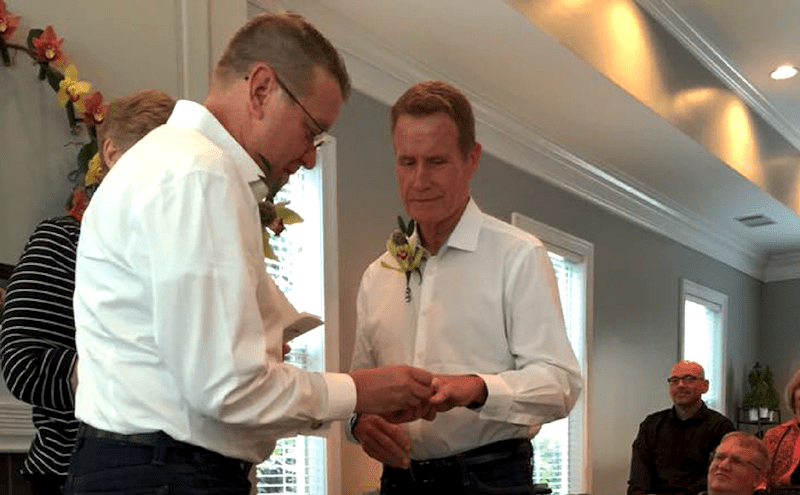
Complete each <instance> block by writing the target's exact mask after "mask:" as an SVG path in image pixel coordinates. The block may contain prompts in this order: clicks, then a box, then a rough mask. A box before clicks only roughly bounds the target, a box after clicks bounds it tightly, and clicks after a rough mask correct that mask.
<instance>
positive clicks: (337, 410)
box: [322, 373, 357, 420]
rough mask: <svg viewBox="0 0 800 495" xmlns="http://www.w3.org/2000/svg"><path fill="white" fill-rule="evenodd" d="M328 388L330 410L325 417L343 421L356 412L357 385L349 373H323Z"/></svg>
mask: <svg viewBox="0 0 800 495" xmlns="http://www.w3.org/2000/svg"><path fill="white" fill-rule="evenodd" d="M322 377H323V379H324V380H325V384H326V385H327V387H328V410H327V411H326V414H325V417H326V418H328V419H330V420H342V419H347V418H349V417H350V415H351V414H353V412H354V411H355V410H356V398H357V397H356V383H355V382H354V381H353V379H352V378H351V377H350V375H348V374H347V373H323V374H322Z"/></svg>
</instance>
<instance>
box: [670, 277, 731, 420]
mask: <svg viewBox="0 0 800 495" xmlns="http://www.w3.org/2000/svg"><path fill="white" fill-rule="evenodd" d="M687 300H691V301H693V302H696V303H700V304H710V305H715V306H717V307H719V314H720V331H719V343H718V344H717V345H718V347H719V352H720V356H719V375H718V376H708V372H709V370H708V369H706V370H705V371H706V378H707V379H708V380H709V382H710V386H711V387H716V388H717V391H718V392H719V403H718V404H716V405H715V407H714V408H715V409H716V410H718V411H720V412H722V413H723V414H724V413H725V411H726V410H727V409H726V408H727V400H726V396H727V386H726V381H727V380H726V376H727V369H726V363H727V351H728V349H727V339H726V338H725V336H726V335H727V333H728V296H727V295H726V294H723V293H722V292H717V291H715V290H713V289H710V288H708V287H705V286H703V285H700V284H698V283H697V282H693V281H691V280H689V279H686V278H682V279H681V280H680V304H679V321H680V323H679V325H680V331H679V332H678V359H679V360H682V359H686V357H685V356H686V346H685V345H686V302H687ZM700 364H703V363H700ZM704 367H705V365H704Z"/></svg>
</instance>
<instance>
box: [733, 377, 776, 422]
mask: <svg viewBox="0 0 800 495" xmlns="http://www.w3.org/2000/svg"><path fill="white" fill-rule="evenodd" d="M748 381H749V383H750V390H749V391H748V392H747V393H746V394H745V395H744V398H743V399H742V408H744V409H746V410H747V411H748V415H749V419H750V421H758V420H759V419H767V420H769V419H771V416H772V414H773V411H777V410H778V407H779V399H778V391H777V390H775V384H774V383H773V381H772V371H770V369H769V366H767V368H766V369H763V368H761V365H759V364H758V363H756V364H755V366H753V369H752V370H751V371H750V375H749V376H748Z"/></svg>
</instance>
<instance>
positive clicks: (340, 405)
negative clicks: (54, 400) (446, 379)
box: [74, 101, 356, 462]
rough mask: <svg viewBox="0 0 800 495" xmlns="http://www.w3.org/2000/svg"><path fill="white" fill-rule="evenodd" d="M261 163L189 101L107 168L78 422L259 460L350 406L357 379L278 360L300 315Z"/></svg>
mask: <svg viewBox="0 0 800 495" xmlns="http://www.w3.org/2000/svg"><path fill="white" fill-rule="evenodd" d="M259 174H260V170H259V168H258V166H257V165H256V163H255V162H254V161H253V160H252V159H251V158H250V156H249V155H248V154H247V153H246V152H245V150H244V149H243V148H242V147H241V146H240V145H239V144H238V143H237V142H236V141H235V140H234V139H233V138H232V137H231V135H230V134H228V132H227V131H226V130H225V129H224V128H223V127H222V125H221V124H220V123H219V122H218V121H217V120H216V119H215V118H214V117H213V116H212V115H211V113H209V112H208V111H207V110H206V109H205V108H204V107H202V106H201V105H198V104H196V103H192V102H189V101H180V102H178V104H177V106H176V107H175V110H174V112H173V114H172V116H171V117H170V119H169V121H168V122H167V124H166V125H164V126H161V127H159V128H158V129H156V130H154V131H153V132H151V133H150V134H148V135H147V136H146V137H145V138H144V139H142V140H141V141H140V142H139V143H137V144H136V145H135V146H133V147H132V148H131V149H130V150H129V151H128V152H126V153H125V154H124V155H123V156H122V158H121V159H120V160H119V162H118V163H117V164H116V166H115V167H114V168H113V169H112V170H111V172H110V173H109V174H108V176H107V177H106V179H105V181H104V182H103V185H102V187H100V188H99V189H98V191H97V193H96V194H95V195H94V197H93V198H92V202H91V204H90V205H89V208H88V209H87V211H86V215H85V216H84V219H83V228H82V233H81V238H80V241H79V245H78V261H77V270H76V281H75V297H74V307H75V323H76V328H77V333H76V341H77V347H78V355H79V360H78V377H79V382H80V385H79V387H78V391H77V397H76V416H77V417H78V418H79V419H81V420H82V421H84V422H86V423H89V424H90V425H92V426H94V427H96V428H100V429H104V430H109V431H113V432H117V433H123V434H132V433H141V432H150V431H156V430H162V431H164V432H166V433H167V434H169V435H170V436H172V437H173V438H175V439H177V440H181V441H184V442H188V443H191V444H195V445H199V446H202V447H205V448H207V449H209V450H213V451H215V452H219V453H222V454H224V455H227V456H230V457H234V458H238V459H246V460H250V461H254V462H258V461H261V460H263V459H265V458H266V457H267V456H269V454H270V453H271V452H272V449H273V448H274V445H275V438H276V437H279V436H288V435H295V434H297V433H300V432H309V431H310V430H313V429H315V428H319V427H320V425H322V424H323V423H327V422H330V421H332V420H340V419H345V418H347V417H348V416H349V415H350V414H351V413H352V411H353V409H354V408H355V404H356V393H355V385H354V383H353V381H352V379H351V378H350V377H349V376H347V375H344V374H335V373H309V372H305V371H301V370H299V369H297V368H295V367H294V366H291V365H287V364H283V363H282V356H281V353H282V351H281V340H282V329H283V327H284V326H285V325H286V324H287V323H289V321H290V320H291V319H292V318H293V317H294V316H296V314H297V312H296V311H295V310H294V308H292V307H291V305H290V304H289V302H288V301H287V300H286V298H285V297H284V296H283V294H282V293H281V291H280V290H279V289H278V288H277V286H276V285H275V284H274V283H273V282H272V280H271V279H270V278H269V276H268V275H267V272H266V266H265V263H264V254H263V249H262V237H261V225H260V221H259V214H258V209H257V203H256V197H255V195H254V193H253V191H252V190H251V187H250V183H252V182H254V181H257V180H258V179H259Z"/></svg>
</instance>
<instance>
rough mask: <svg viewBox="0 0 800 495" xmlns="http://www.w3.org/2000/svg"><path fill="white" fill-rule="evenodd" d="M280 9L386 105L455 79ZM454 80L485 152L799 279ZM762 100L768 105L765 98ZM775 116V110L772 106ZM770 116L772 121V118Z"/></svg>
mask: <svg viewBox="0 0 800 495" xmlns="http://www.w3.org/2000/svg"><path fill="white" fill-rule="evenodd" d="M251 1H257V0H251ZM641 1H642V2H649V1H655V2H657V1H659V0H641ZM278 8H286V9H290V10H294V11H296V12H299V13H301V14H303V15H304V16H305V17H306V18H308V19H309V20H310V21H311V22H313V23H314V24H315V25H316V26H318V27H319V28H320V29H321V30H322V31H323V32H324V33H325V34H326V35H327V36H328V37H329V38H330V39H331V40H332V41H333V42H334V43H335V44H336V46H337V48H338V49H339V51H340V52H341V53H342V55H343V56H344V58H345V60H346V63H347V67H348V71H349V72H350V76H351V79H352V81H353V87H354V88H355V89H357V90H359V91H361V92H363V93H364V94H366V95H368V96H371V97H373V98H375V99H377V100H379V101H381V102H383V103H385V104H387V105H391V104H392V103H393V102H394V101H395V100H396V99H397V97H398V96H399V95H400V94H402V92H403V91H405V90H406V89H407V88H408V87H409V86H410V85H411V84H414V83H415V82H417V81H420V80H425V79H450V80H452V78H451V77H447V76H446V75H444V74H442V73H439V72H438V71H436V70H435V69H434V68H432V67H429V66H427V65H425V64H424V63H422V62H420V61H419V60H417V59H415V58H414V57H411V56H409V55H408V54H406V53H403V52H400V51H398V50H397V49H395V48H394V47H392V46H389V45H387V44H386V43H385V42H383V41H382V40H381V39H380V38H377V37H376V36H374V35H372V34H371V33H369V32H368V31H366V30H364V29H362V28H361V27H360V26H358V25H356V24H355V23H354V22H353V21H352V20H350V19H347V18H344V17H343V16H341V15H339V14H338V13H337V12H335V11H334V10H332V9H330V8H329V7H327V6H325V5H324V4H323V3H322V2H320V1H318V0H303V1H299V0H282V1H277V0H270V1H269V2H268V5H267V10H276V9H278ZM730 74H731V75H730V76H729V77H730V78H731V79H735V76H736V75H738V74H736V72H735V71H734V70H733V69H732V68H730ZM720 77H721V76H720ZM738 77H739V79H740V80H741V81H743V82H740V84H741V85H743V86H746V87H750V88H752V86H750V85H749V84H748V83H747V82H746V81H744V79H743V78H741V76H738ZM454 83H455V84H457V85H459V87H461V88H462V89H463V90H464V91H465V93H466V94H467V96H468V97H469V98H470V101H471V102H472V104H473V107H474V110H475V118H476V121H477V127H478V129H477V131H478V135H479V136H480V139H481V143H482V145H483V148H484V150H485V151H487V152H489V153H491V154H493V155H495V156H497V157H498V158H500V159H502V160H504V161H506V162H508V163H509V164H512V165H514V166H516V167H518V168H520V169H522V170H524V171H526V172H528V173H530V174H532V175H534V176H537V177H539V178H542V179H544V180H546V181H548V182H550V183H552V184H554V185H556V186H558V187H560V188H562V189H565V190H567V191H569V192H571V193H573V194H575V195H577V196H578V197H580V198H582V199H585V200H587V201H590V202H592V203H594V204H596V205H598V206H600V207H602V208H604V209H606V210H608V211H611V212H612V213H614V214H616V215H618V216H621V217H623V218H625V219H627V220H629V221H631V222H633V223H635V224H637V225H640V226H642V227H644V228H647V229H649V230H651V231H654V232H656V233H659V234H661V235H663V236H665V237H667V238H669V239H672V240H674V241H675V242H678V243H680V244H682V245H684V246H687V247H689V248H692V249H694V250H697V251H699V252H701V253H703V254H705V255H707V256H710V257H712V258H714V259H716V260H718V261H720V262H722V263H725V264H727V265H729V266H731V267H733V268H735V269H737V270H739V271H741V272H743V273H745V274H747V275H750V276H752V277H754V278H756V279H759V280H762V281H763V280H765V276H766V275H765V274H766V271H767V270H768V269H769V270H770V273H773V277H785V278H793V277H792V275H791V274H792V273H795V271H796V272H797V273H800V258H798V260H797V266H796V268H795V267H793V266H787V265H785V264H783V263H781V264H779V265H774V266H768V264H767V262H768V260H767V259H766V258H765V257H764V256H762V255H761V254H760V253H758V252H757V251H756V250H755V249H754V248H753V247H752V246H751V245H749V244H745V243H743V242H742V241H741V239H739V238H735V237H733V236H731V235H730V234H729V233H727V232H724V231H721V230H719V229H717V228H715V226H714V225H710V224H709V222H707V221H705V220H704V219H703V218H700V217H699V216H698V215H696V214H694V213H692V212H690V211H687V210H685V209H684V208H682V207H681V206H680V205H677V204H674V203H673V202H671V201H670V200H669V199H667V198H664V197H660V196H659V195H658V194H657V193H655V192H654V191H652V190H649V189H648V188H647V187H646V186H644V185H643V184H640V183H637V182H636V181H634V180H632V179H631V178H630V177H624V176H622V175H620V174H611V173H609V172H607V171H605V170H603V169H602V168H601V167H600V166H599V165H598V164H593V163H590V162H588V161H586V160H584V159H583V158H581V157H579V156H576V155H574V154H573V153H571V152H569V151H568V150H566V149H564V148H562V147H560V146H559V145H557V144H555V143H553V142H551V141H549V140H547V139H546V138H544V137H543V136H541V135H540V134H537V133H536V132H534V131H533V130H531V128H530V127H529V126H526V125H524V124H523V123H521V122H518V121H516V120H514V119H513V118H511V117H509V115H510V114H511V113H510V112H507V111H504V109H503V108H499V107H497V106H495V105H494V104H493V103H492V102H490V101H488V100H487V99H486V98H485V97H483V96H481V95H478V94H475V93H472V92H471V91H469V84H466V83H465V82H464V81H454ZM751 95H752V98H757V97H759V96H760V95H758V93H757V92H751ZM748 101H749V100H748ZM761 101H763V102H764V103H765V105H768V102H766V100H764V99H763V97H761ZM754 106H755V105H754ZM773 115H777V113H775V112H773ZM769 121H770V122H771V123H772V120H769ZM775 125H776V126H777V125H778V124H777V123H776V124H775ZM796 134H797V136H798V139H797V142H800V133H796ZM787 139H788V138H787ZM799 256H800V255H799ZM785 270H788V272H786V275H775V273H781V272H782V271H785Z"/></svg>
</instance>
